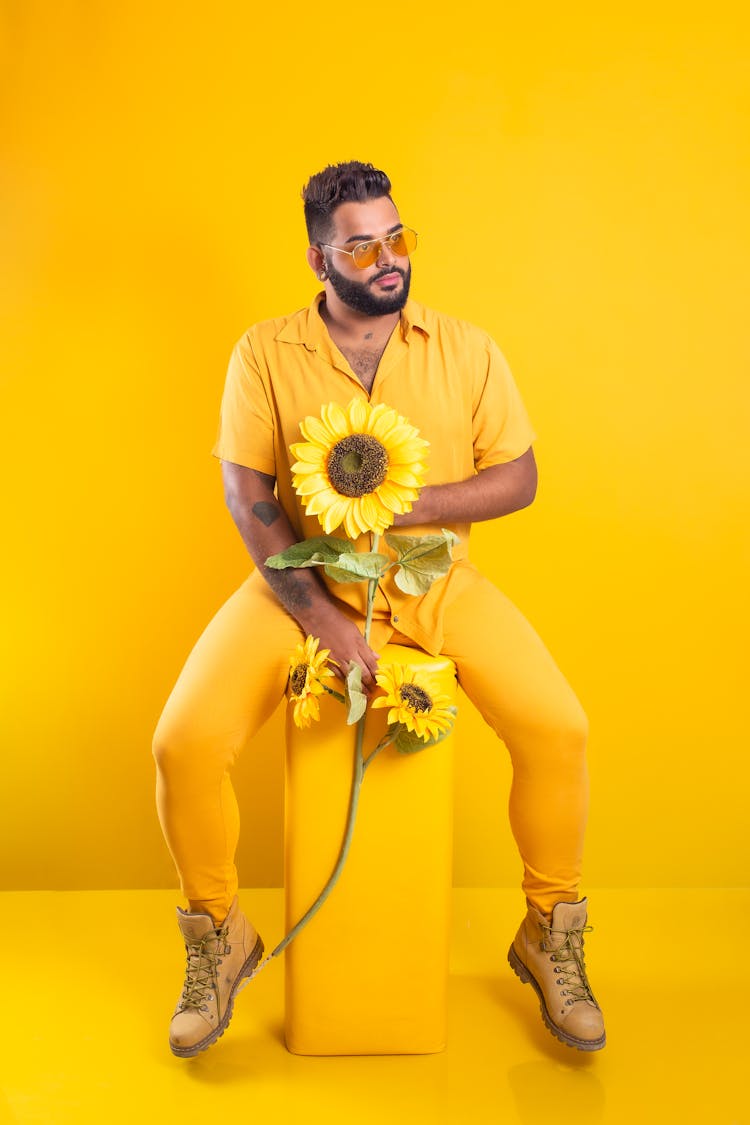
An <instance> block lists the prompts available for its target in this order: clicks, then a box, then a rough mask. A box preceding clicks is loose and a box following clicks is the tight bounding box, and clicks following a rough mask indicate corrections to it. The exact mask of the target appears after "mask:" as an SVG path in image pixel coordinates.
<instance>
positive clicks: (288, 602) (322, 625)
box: [221, 461, 378, 688]
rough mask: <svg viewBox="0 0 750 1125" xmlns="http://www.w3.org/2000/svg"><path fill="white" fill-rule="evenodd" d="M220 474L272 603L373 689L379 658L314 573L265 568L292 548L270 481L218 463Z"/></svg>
mask: <svg viewBox="0 0 750 1125" xmlns="http://www.w3.org/2000/svg"><path fill="white" fill-rule="evenodd" d="M221 470H222V477H223V480H224V496H225V499H226V502H227V507H228V508H229V511H230V512H231V514H232V519H233V520H234V522H235V524H236V525H237V529H238V531H239V533H240V535H241V536H242V540H243V542H244V544H245V546H246V547H247V549H248V551H249V553H250V555H251V556H252V559H253V561H254V563H255V565H256V567H257V568H258V570H259V571H260V573H261V574H262V575H263V577H264V578H265V580H266V582H267V583H268V585H269V586H270V587H271V589H272V590H273V592H274V593H275V595H276V597H277V598H278V599H279V601H280V602H281V604H282V605H283V606H284V608H285V609H286V610H287V611H288V612H289V613H290V614H291V615H292V617H294V619H295V620H296V621H297V622H298V623H299V625H300V627H301V628H302V629H303V631H304V632H305V633H306V634H307V635H309V636H313V637H319V638H320V647H321V648H328V649H330V650H331V656H332V657H333V659H334V660H335V661H337V663H338V664H339V666H340V669H341V673H342V675H345V674H346V672H347V670H348V666H349V662H350V661H352V660H356V661H357V663H358V664H359V665H360V666H361V667H362V683H363V685H364V686H365V687H367V688H372V687H373V686H374V679H373V678H374V675H375V671H376V669H377V662H378V658H377V656H376V654H375V653H374V652H373V650H372V649H371V648H370V647H369V645H367V644H365V640H364V637H363V636H362V634H361V633H360V631H359V629H357V627H356V625H355V624H354V623H353V622H352V621H350V620H349V619H348V618H347V617H346V616H345V615H344V614H343V613H342V612H341V611H340V610H339V609H338V608H337V606H336V605H335V604H334V602H333V599H332V598H331V596H330V594H329V592H328V590H327V589H326V587H325V585H324V584H323V582H322V581H321V579H320V578H319V577H318V575H317V574H316V573H315V571H314V569H313V568H304V569H295V568H289V569H288V570H272V569H271V568H270V567H267V566H266V565H265V563H266V559H267V558H268V557H269V556H270V555H276V554H279V553H280V552H281V551H284V550H286V548H287V547H291V546H292V544H293V543H296V542H297V537H296V535H295V534H294V531H293V529H292V525H291V524H290V522H289V519H288V517H287V515H286V512H285V511H284V509H283V508H282V507H281V505H280V504H279V502H278V500H277V499H276V496H275V495H274V491H273V489H274V484H275V480H274V478H273V477H272V476H269V475H268V474H267V473H260V472H258V471H257V470H256V469H248V468H246V467H245V466H244V465H235V464H234V463H233V462H231V461H222V463H221Z"/></svg>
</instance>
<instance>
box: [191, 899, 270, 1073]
mask: <svg viewBox="0 0 750 1125" xmlns="http://www.w3.org/2000/svg"><path fill="white" fill-rule="evenodd" d="M177 923H178V925H179V927H180V931H181V932H182V936H183V938H184V940H185V950H186V952H187V968H186V971H185V984H184V985H183V989H182V995H181V996H180V999H179V1000H178V1001H177V1007H176V1009H175V1013H174V1016H173V1017H172V1023H171V1024H170V1027H169V1046H170V1047H171V1048H172V1052H173V1053H174V1054H175V1055H179V1056H180V1057H181V1058H189V1057H190V1056H191V1055H197V1054H198V1052H199V1051H205V1049H206V1047H210V1046H211V1044H212V1043H215V1042H216V1040H217V1039H218V1038H219V1036H220V1035H223V1034H224V1030H225V1028H226V1027H227V1025H228V1023H229V1021H230V1019H231V1018H232V1008H233V1007H234V997H235V995H236V993H237V991H238V989H239V987H240V984H241V982H242V979H243V977H249V976H250V975H251V973H252V972H253V970H254V969H255V967H256V965H257V964H258V962H259V961H260V959H261V957H262V956H263V942H262V941H261V940H260V938H259V937H258V934H257V933H256V931H255V929H254V928H253V926H251V924H250V923H249V922H248V920H247V918H246V917H245V915H244V914H242V913H241V912H240V908H239V905H238V900H237V897H236V896H235V898H234V899H233V901H232V905H231V907H230V909H229V913H228V914H227V916H226V918H225V919H224V921H223V922H222V924H221V926H218V927H217V926H216V923H215V922H214V920H213V918H212V917H211V915H210V914H189V913H188V912H187V911H185V910H180V909H179V907H178V908H177Z"/></svg>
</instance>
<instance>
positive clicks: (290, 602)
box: [263, 566, 313, 617]
mask: <svg viewBox="0 0 750 1125" xmlns="http://www.w3.org/2000/svg"><path fill="white" fill-rule="evenodd" d="M263 574H264V577H265V579H266V581H267V582H268V585H269V586H270V587H271V589H272V590H273V592H274V594H275V595H276V597H277V598H278V599H279V601H280V602H281V604H282V605H283V606H284V608H285V609H288V610H289V612H290V613H291V615H292V616H293V617H294V616H295V614H296V613H298V612H299V610H301V609H309V608H310V607H311V605H312V604H313V603H312V596H311V593H310V586H309V577H307V576H306V578H307V580H306V581H305V580H300V578H299V577H298V576H297V574H295V572H294V571H293V570H271V568H270V567H268V566H264V567H263Z"/></svg>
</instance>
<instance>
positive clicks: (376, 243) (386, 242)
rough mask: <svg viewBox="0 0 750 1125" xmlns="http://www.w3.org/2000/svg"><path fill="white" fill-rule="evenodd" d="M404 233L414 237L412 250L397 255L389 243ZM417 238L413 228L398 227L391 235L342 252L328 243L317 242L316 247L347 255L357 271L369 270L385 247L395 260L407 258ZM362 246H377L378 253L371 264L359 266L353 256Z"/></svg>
mask: <svg viewBox="0 0 750 1125" xmlns="http://www.w3.org/2000/svg"><path fill="white" fill-rule="evenodd" d="M404 231H408V232H409V233H410V234H413V235H414V239H415V242H414V248H413V249H412V250H407V252H406V253H405V254H399V253H398V252H397V251H396V250H394V249H393V246H392V245H391V243H392V242H393V239H394V238H399V237H400V236H401V235H402V234H403V233H404ZM417 237H418V235H417V232H416V231H415V230H414V228H413V227H399V228H398V230H394V231H393V232H392V234H384V235H383V237H382V238H368V239H367V240H366V241H365V242H358V243H357V245H356V246H354V247H353V248H352V249H351V250H344V249H343V248H342V247H341V246H332V245H331V244H330V242H319V243H318V245H319V246H324V247H325V248H326V250H338V252H339V254H348V255H349V257H350V258H351V260H352V261H353V262H354V265H355V266H356V267H357V269H358V270H366V269H369V268H370V266H373V265H374V264H375V262H377V260H378V258H379V257H380V255H381V253H382V251H383V248H384V247H385V246H388V249H389V250H390V251H391V252H392V253H393V254H395V255H396V257H397V258H408V257H409V255H410V254H413V253H414V250H416V248H417V243H416V239H417ZM363 246H377V247H378V252H377V254H376V255H375V257H374V258H373V260H372V261H371V262H367V264H366V265H364V266H361V265H360V264H359V262H358V261H357V259H356V257H355V255H356V253H357V251H358V250H361V249H362V247H363Z"/></svg>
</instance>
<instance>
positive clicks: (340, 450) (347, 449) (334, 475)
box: [326, 434, 388, 496]
mask: <svg viewBox="0 0 750 1125" xmlns="http://www.w3.org/2000/svg"><path fill="white" fill-rule="evenodd" d="M326 468H327V470H328V479H329V480H330V482H331V484H332V485H333V487H334V488H335V489H336V491H337V492H338V493H339V495H340V496H366V495H367V493H368V492H374V491H375V489H376V488H378V487H379V486H380V485H381V484H382V483H383V481H384V480H385V478H386V474H387V472H388V454H387V453H386V451H385V447H384V446H383V445H381V444H380V442H379V441H378V439H377V438H374V437H373V436H372V434H349V435H348V436H347V437H345V438H342V439H341V441H337V442H336V444H335V445H334V446H333V448H332V449H331V452H330V453H329V454H328V464H327V465H326Z"/></svg>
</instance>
